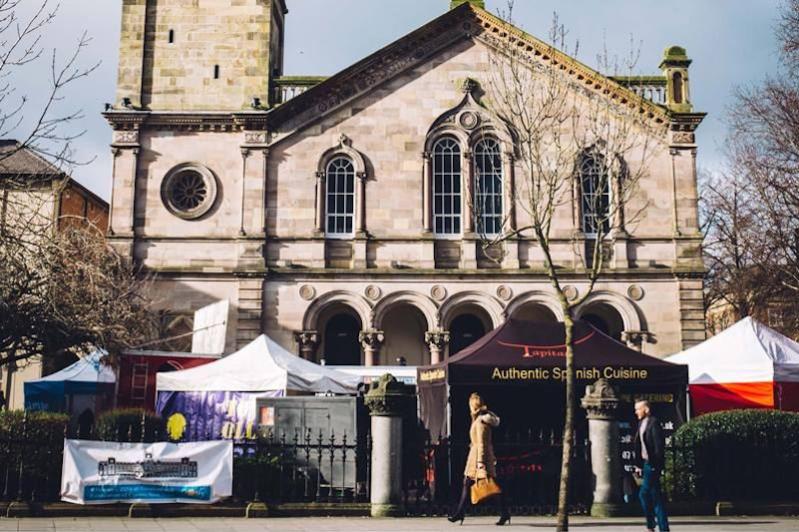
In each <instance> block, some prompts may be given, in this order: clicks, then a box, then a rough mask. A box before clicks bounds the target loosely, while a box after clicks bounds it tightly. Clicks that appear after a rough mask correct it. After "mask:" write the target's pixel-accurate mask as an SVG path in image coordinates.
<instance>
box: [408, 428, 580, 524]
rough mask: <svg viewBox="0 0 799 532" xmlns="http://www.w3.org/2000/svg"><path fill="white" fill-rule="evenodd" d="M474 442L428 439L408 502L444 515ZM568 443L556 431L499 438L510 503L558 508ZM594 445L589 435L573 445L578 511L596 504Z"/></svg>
mask: <svg viewBox="0 0 799 532" xmlns="http://www.w3.org/2000/svg"><path fill="white" fill-rule="evenodd" d="M468 451H469V446H468V443H465V442H460V441H454V442H450V441H449V440H443V441H441V442H439V443H431V442H427V443H426V444H425V445H424V446H423V447H422V450H421V452H420V453H419V457H418V459H419V460H420V462H421V464H422V468H421V469H422V472H421V474H417V475H415V476H413V477H412V478H408V479H406V482H405V491H404V494H405V506H406V508H407V509H408V512H409V513H411V514H418V515H444V514H446V513H447V512H448V511H449V510H450V508H451V507H452V505H453V504H454V503H455V502H456V500H457V498H458V497H459V496H460V493H461V489H462V486H463V473H464V464H465V462H466V456H467V454H468ZM562 451H563V446H562V444H561V442H559V441H557V439H556V438H555V436H554V434H553V433H549V434H546V435H545V434H543V433H537V434H533V433H532V432H529V433H524V434H521V433H519V434H513V435H510V436H505V437H503V438H502V439H497V440H496V441H495V442H494V452H495V454H496V456H497V481H498V483H499V484H500V486H501V487H502V489H503V492H504V494H505V501H506V504H508V506H509V507H510V508H511V511H512V512H514V513H518V514H528V515H548V514H552V513H554V512H555V510H556V509H557V495H558V486H559V482H560V464H561V453H562ZM590 455H591V453H590V445H589V443H588V441H587V440H580V441H575V442H574V443H573V445H572V454H571V460H572V462H571V476H570V482H569V486H570V488H569V489H570V496H571V503H572V504H571V506H572V510H571V511H572V512H573V513H575V514H581V513H587V511H588V509H589V508H590V505H591V496H592V490H593V480H592V476H591V463H590V461H591V460H590ZM472 511H473V512H474V513H491V512H496V511H497V509H496V508H495V507H493V506H492V505H491V504H487V505H481V506H479V507H476V508H473V509H472Z"/></svg>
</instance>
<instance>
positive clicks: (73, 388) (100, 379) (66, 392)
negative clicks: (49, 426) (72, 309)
mask: <svg viewBox="0 0 799 532" xmlns="http://www.w3.org/2000/svg"><path fill="white" fill-rule="evenodd" d="M105 356H106V353H105V351H102V350H97V351H94V352H92V353H90V354H89V355H87V356H85V357H83V358H81V359H80V360H78V361H77V362H75V363H73V364H71V365H69V366H67V367H66V368H64V369H62V370H61V371H58V372H56V373H53V374H51V375H47V376H46V377H42V378H41V379H37V380H32V381H28V382H26V383H25V386H24V390H25V409H26V410H47V411H53V412H69V411H72V410H75V409H77V408H82V407H87V406H88V407H91V409H92V410H94V407H95V402H96V401H95V399H93V397H99V396H109V397H112V396H113V393H114V386H115V383H116V375H115V374H114V369H113V368H112V367H111V366H109V365H106V364H105V363H104V362H103V358H104V357H105ZM76 397H82V398H83V400H82V401H76V399H75V398H76ZM87 401H88V402H87ZM73 413H74V412H73Z"/></svg>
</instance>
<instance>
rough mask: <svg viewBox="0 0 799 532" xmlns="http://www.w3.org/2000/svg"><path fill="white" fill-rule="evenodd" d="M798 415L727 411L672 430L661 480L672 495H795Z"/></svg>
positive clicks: (737, 497) (726, 497)
mask: <svg viewBox="0 0 799 532" xmlns="http://www.w3.org/2000/svg"><path fill="white" fill-rule="evenodd" d="M797 435H799V414H796V413H792V412H780V411H775V410H730V411H726V412H715V413H711V414H705V415H703V416H699V417H697V418H694V419H692V420H691V421H689V422H688V423H686V424H685V425H683V426H682V427H680V429H679V430H678V431H677V432H676V433H675V434H674V436H673V437H672V442H671V449H670V451H669V452H668V454H667V456H666V477H665V479H664V484H665V487H666V489H667V491H668V492H669V495H670V496H671V498H672V499H678V500H679V499H694V500H696V499H700V500H706V501H719V500H772V501H778V500H791V499H796V498H797V496H799V483H797V482H796V479H797V478H799V438H798V437H797Z"/></svg>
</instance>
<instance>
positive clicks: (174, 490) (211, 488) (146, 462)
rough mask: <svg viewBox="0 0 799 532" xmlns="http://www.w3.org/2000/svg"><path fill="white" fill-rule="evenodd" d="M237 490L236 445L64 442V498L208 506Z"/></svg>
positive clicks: (99, 502)
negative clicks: (235, 475) (234, 472)
mask: <svg viewBox="0 0 799 532" xmlns="http://www.w3.org/2000/svg"><path fill="white" fill-rule="evenodd" d="M232 492H233V443H232V442H227V441H209V442H194V443H166V442H159V443H117V442H103V441H86V440H64V462H63V468H62V471H61V500H63V501H66V502H72V503H76V504H109V503H116V502H126V503H134V502H143V503H196V504H208V503H213V502H217V501H219V500H221V499H224V498H226V497H230V496H231V494H232Z"/></svg>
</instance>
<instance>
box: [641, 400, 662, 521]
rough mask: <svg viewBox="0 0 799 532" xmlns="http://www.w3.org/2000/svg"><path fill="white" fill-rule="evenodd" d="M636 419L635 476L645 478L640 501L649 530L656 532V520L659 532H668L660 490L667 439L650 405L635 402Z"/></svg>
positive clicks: (644, 402) (643, 402) (646, 402)
mask: <svg viewBox="0 0 799 532" xmlns="http://www.w3.org/2000/svg"><path fill="white" fill-rule="evenodd" d="M635 417H637V418H638V430H637V431H636V433H635V458H636V461H637V464H638V467H636V473H637V474H638V475H642V476H643V482H642V483H641V488H640V490H639V491H638V497H639V499H641V507H642V508H643V509H644V515H645V516H646V529H647V530H648V531H649V532H654V530H655V520H656V519H657V526H658V528H659V529H660V532H666V531H667V530H668V529H669V518H668V516H667V515H666V507H665V505H664V504H663V493H662V491H661V488H660V475H661V474H662V473H663V469H664V466H665V465H666V460H665V447H666V439H665V438H664V437H663V430H662V429H661V427H660V422H659V421H658V420H657V418H655V417H654V416H653V415H651V414H650V412H649V401H636V403H635Z"/></svg>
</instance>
